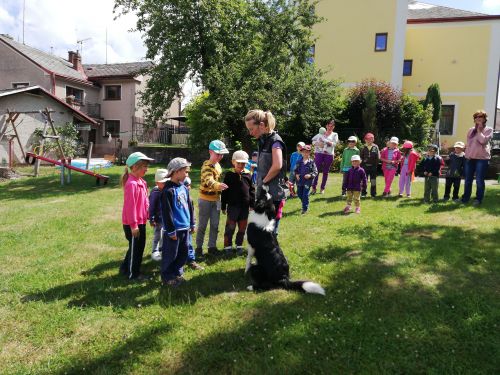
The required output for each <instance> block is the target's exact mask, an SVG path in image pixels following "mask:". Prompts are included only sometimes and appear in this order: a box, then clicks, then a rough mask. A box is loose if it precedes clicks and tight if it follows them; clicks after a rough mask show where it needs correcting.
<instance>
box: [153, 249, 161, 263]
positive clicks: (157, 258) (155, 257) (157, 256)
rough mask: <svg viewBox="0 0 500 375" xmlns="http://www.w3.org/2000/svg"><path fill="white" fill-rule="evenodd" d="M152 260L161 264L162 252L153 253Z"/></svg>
mask: <svg viewBox="0 0 500 375" xmlns="http://www.w3.org/2000/svg"><path fill="white" fill-rule="evenodd" d="M151 259H153V260H154V261H155V262H160V261H161V251H153V253H152V254H151Z"/></svg>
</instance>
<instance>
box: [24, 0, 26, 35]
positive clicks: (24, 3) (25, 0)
mask: <svg viewBox="0 0 500 375" xmlns="http://www.w3.org/2000/svg"><path fill="white" fill-rule="evenodd" d="M25 14H26V0H23V44H24V18H25Z"/></svg>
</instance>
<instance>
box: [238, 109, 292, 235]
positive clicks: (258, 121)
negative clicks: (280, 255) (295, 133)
mask: <svg viewBox="0 0 500 375" xmlns="http://www.w3.org/2000/svg"><path fill="white" fill-rule="evenodd" d="M245 126H246V128H247V129H248V133H249V134H250V136H252V137H254V138H256V139H257V140H258V143H259V156H258V160H257V189H256V192H255V196H256V197H258V196H259V194H260V191H261V189H262V186H263V185H267V186H268V187H269V194H271V196H272V197H273V201H274V206H275V207H276V224H275V227H274V233H276V234H277V233H278V226H279V221H280V219H281V215H282V210H283V205H284V203H285V191H284V190H283V188H282V187H281V184H280V182H281V180H282V179H283V177H284V176H283V175H282V173H281V169H282V167H283V150H284V149H285V143H284V142H283V140H282V139H281V137H280V136H279V135H278V133H276V132H275V131H274V127H275V126H276V120H275V118H274V116H273V114H272V113H271V112H270V111H266V112H264V111H262V110H260V109H253V110H251V111H249V112H248V113H247V115H246V116H245Z"/></svg>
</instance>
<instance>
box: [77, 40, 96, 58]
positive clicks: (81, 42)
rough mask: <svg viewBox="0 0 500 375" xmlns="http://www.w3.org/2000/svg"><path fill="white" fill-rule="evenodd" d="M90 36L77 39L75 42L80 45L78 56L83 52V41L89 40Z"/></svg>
mask: <svg viewBox="0 0 500 375" xmlns="http://www.w3.org/2000/svg"><path fill="white" fill-rule="evenodd" d="M90 39H92V38H85V39H80V40H77V41H76V43H78V44H79V45H80V56H81V55H82V54H83V42H86V41H87V40H90Z"/></svg>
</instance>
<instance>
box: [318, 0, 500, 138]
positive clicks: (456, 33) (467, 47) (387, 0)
mask: <svg viewBox="0 0 500 375" xmlns="http://www.w3.org/2000/svg"><path fill="white" fill-rule="evenodd" d="M316 10H317V13H318V15H320V16H322V17H324V18H325V21H324V22H322V23H320V24H319V25H317V26H316V29H315V33H316V36H317V37H318V40H317V42H316V45H315V62H316V64H317V65H318V67H320V68H322V69H330V71H329V73H328V74H329V78H334V79H338V78H340V79H342V80H343V82H344V84H343V85H344V86H345V87H352V86H353V85H355V84H356V83H357V82H360V81H362V80H363V79H366V78H376V79H377V80H383V81H386V82H389V83H391V84H392V85H393V86H394V87H397V88H400V89H402V90H403V91H404V92H406V93H409V94H411V95H414V96H416V97H419V98H420V97H425V94H426V92H427V88H428V87H429V86H430V85H431V84H432V83H438V84H439V86H440V89H441V98H442V101H443V108H442V116H441V120H440V133H441V141H442V144H443V146H447V145H450V144H452V143H453V142H455V141H457V140H463V141H464V140H465V139H464V138H465V134H466V132H467V129H468V128H469V127H470V126H471V125H472V113H473V112H474V111H475V110H477V109H485V110H486V112H487V113H488V114H489V116H490V121H489V125H490V126H492V127H493V126H494V123H495V116H496V107H497V95H498V87H499V76H500V75H499V73H500V15H496V16H491V15H485V14H481V13H475V12H469V11H463V10H459V9H452V8H447V7H442V6H436V5H432V4H427V3H423V2H418V1H413V0H410V1H409V0H370V1H366V0H334V1H333V0H323V1H321V2H320V3H319V4H318V5H317V8H316Z"/></svg>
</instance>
